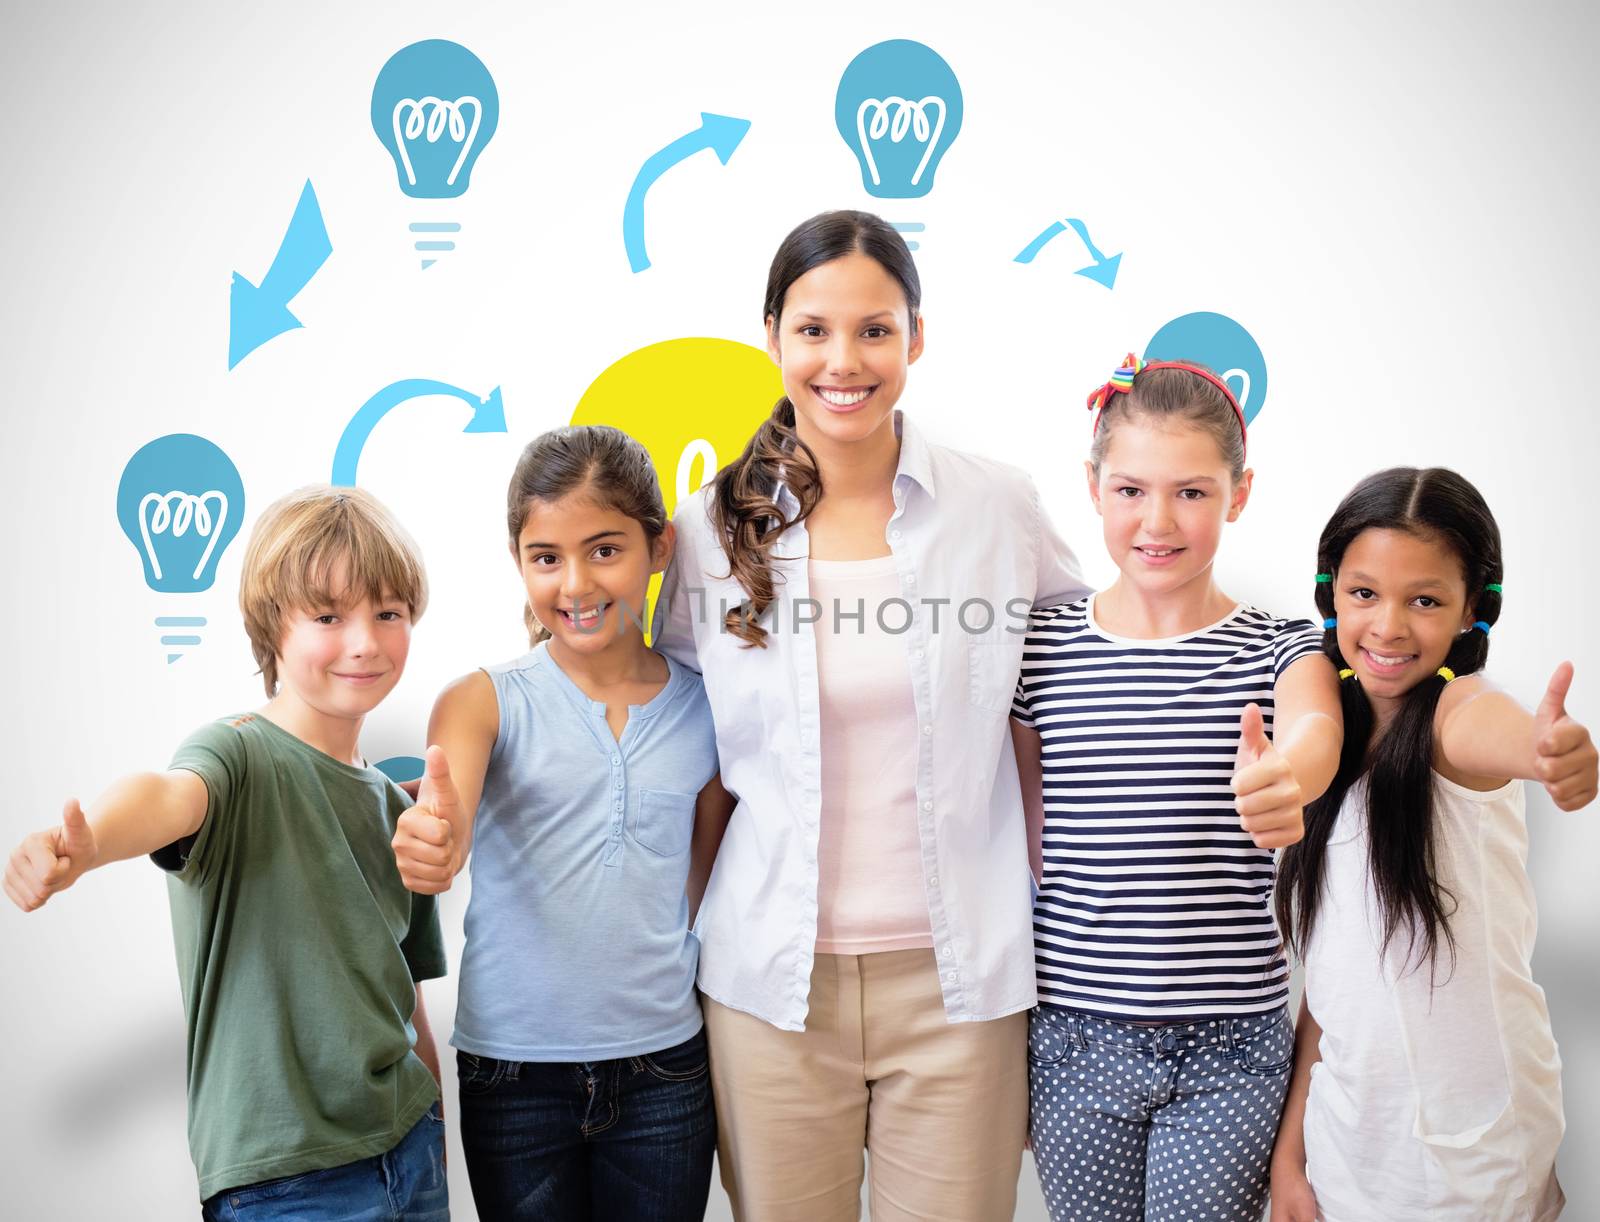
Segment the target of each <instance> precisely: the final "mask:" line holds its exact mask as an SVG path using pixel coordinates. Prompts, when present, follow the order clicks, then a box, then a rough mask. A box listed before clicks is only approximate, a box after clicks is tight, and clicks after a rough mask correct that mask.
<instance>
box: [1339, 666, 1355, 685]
mask: <svg viewBox="0 0 1600 1222" xmlns="http://www.w3.org/2000/svg"><path fill="white" fill-rule="evenodd" d="M1355 677H1356V672H1355V671H1353V670H1351V669H1350V668H1349V667H1348V666H1346V667H1345V668H1344V669H1343V670H1341V671H1340V672H1339V680H1340V682H1343V681H1344V680H1346V679H1354V678H1355Z"/></svg>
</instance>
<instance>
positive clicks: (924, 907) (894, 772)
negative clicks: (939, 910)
mask: <svg viewBox="0 0 1600 1222" xmlns="http://www.w3.org/2000/svg"><path fill="white" fill-rule="evenodd" d="M809 564H810V578H811V597H812V598H813V599H815V600H816V601H817V602H818V603H820V604H821V612H820V617H819V618H818V620H817V622H816V629H815V632H816V643H817V687H818V693H817V694H818V698H819V713H820V715H821V716H820V721H821V748H822V750H821V755H822V812H821V821H820V826H819V829H818V842H817V870H818V879H817V946H816V949H817V951H818V953H820V954H828V955H866V954H873V953H876V952H879V951H890V950H913V949H917V948H920V947H924V946H927V947H931V946H932V945H933V931H932V926H931V924H930V922H929V918H928V897H927V894H926V888H925V886H924V884H923V868H922V844H921V840H920V838H919V836H918V831H917V794H916V780H917V751H918V742H917V710H916V705H915V703H914V702H913V700H912V693H911V668H910V665H909V663H908V662H907V659H906V640H907V638H906V637H905V636H904V635H903V634H902V635H894V634H892V633H890V632H886V631H885V630H884V627H883V625H887V626H888V627H889V628H890V629H898V628H900V627H902V626H903V625H904V624H905V622H906V621H905V611H904V608H903V607H900V606H899V605H898V604H892V605H890V606H888V607H885V608H884V609H883V613H882V623H881V624H880V622H879V618H880V617H879V608H880V606H882V604H884V603H885V602H887V601H888V600H890V599H895V598H899V597H901V591H900V579H899V573H898V570H897V569H896V566H895V558H894V557H893V556H883V557H880V558H877V559H873V560H811V561H810V562H809ZM858 610H859V611H861V613H862V614H861V615H860V616H859V617H858V616H857V615H856V612H857V611H858Z"/></svg>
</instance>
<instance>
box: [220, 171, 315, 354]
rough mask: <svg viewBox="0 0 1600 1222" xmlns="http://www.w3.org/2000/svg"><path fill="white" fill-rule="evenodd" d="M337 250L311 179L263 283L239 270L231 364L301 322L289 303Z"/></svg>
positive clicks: (232, 304)
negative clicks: (318, 204) (334, 250)
mask: <svg viewBox="0 0 1600 1222" xmlns="http://www.w3.org/2000/svg"><path fill="white" fill-rule="evenodd" d="M332 253H333V243H332V242H330V241H329V240H328V227H327V226H326V225H324V224H323V223H322V209H321V208H320V207H318V206H317V193H316V192H315V191H313V190H312V189H311V180H310V179H309V178H308V179H306V185H305V188H304V189H303V190H302V191H301V192H300V202H299V203H298V204H296V205H295V209H294V216H293V217H291V218H290V220H289V230H288V232H287V233H285V234H284V235H283V241H282V242H281V243H279V245H278V253H277V255H276V256H274V257H273V260H272V266H271V267H269V268H268V269H267V274H266V275H265V276H263V277H262V278H261V285H260V287H259V288H258V287H257V286H256V285H254V284H251V283H250V282H249V281H248V280H246V279H245V278H244V277H243V276H241V275H240V274H239V273H238V272H234V273H233V288H232V291H231V292H230V293H229V296H228V368H229V369H232V368H233V367H234V366H235V365H237V364H238V363H239V362H240V361H242V360H244V358H245V357H247V356H249V355H250V354H251V353H252V352H254V351H255V350H256V349H257V348H259V347H261V345H262V344H264V343H266V342H267V341H268V340H269V339H275V338H276V337H278V336H280V335H282V334H283V333H284V332H285V331H292V330H294V329H295V328H296V327H298V326H300V325H301V323H300V320H299V319H298V318H296V317H295V316H294V315H293V314H291V313H289V303H290V302H291V301H293V300H294V298H295V295H296V294H297V293H299V292H300V290H301V289H303V288H305V286H306V285H307V284H309V283H310V282H311V277H312V276H315V275H316V274H317V269H318V268H320V267H321V266H322V265H323V264H324V263H326V262H327V261H328V256H329V255H331V254H332Z"/></svg>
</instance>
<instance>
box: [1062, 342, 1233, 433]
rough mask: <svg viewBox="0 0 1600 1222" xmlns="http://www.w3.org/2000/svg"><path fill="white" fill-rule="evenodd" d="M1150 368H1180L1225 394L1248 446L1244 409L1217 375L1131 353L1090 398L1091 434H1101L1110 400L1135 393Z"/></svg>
mask: <svg viewBox="0 0 1600 1222" xmlns="http://www.w3.org/2000/svg"><path fill="white" fill-rule="evenodd" d="M1147 369H1181V370H1183V371H1184V372H1185V373H1192V374H1194V375H1195V376H1196V377H1200V378H1204V379H1205V380H1206V381H1207V382H1210V383H1211V384H1212V385H1213V386H1215V387H1216V388H1217V389H1218V390H1220V391H1221V392H1222V393H1223V396H1224V397H1225V398H1226V399H1227V400H1228V406H1229V407H1231V408H1233V414H1234V415H1235V416H1237V417H1238V418H1239V436H1240V438H1241V439H1243V440H1244V441H1245V442H1246V443H1247V444H1248V441H1249V432H1248V430H1247V429H1246V428H1245V423H1244V410H1243V409H1242V408H1241V407H1240V406H1239V400H1238V399H1236V398H1235V397H1234V394H1233V391H1232V389H1231V388H1230V387H1229V386H1228V384H1227V383H1226V382H1224V381H1223V380H1222V379H1221V378H1219V377H1218V376H1217V375H1216V374H1214V373H1212V372H1211V371H1210V370H1209V369H1206V368H1204V367H1203V366H1200V365H1192V364H1190V363H1189V362H1188V361H1145V360H1141V359H1140V358H1139V357H1137V356H1135V355H1134V354H1133V353H1131V352H1130V353H1128V355H1127V356H1125V357H1123V358H1122V364H1121V365H1120V366H1118V368H1117V371H1116V372H1115V373H1113V374H1112V375H1111V380H1110V381H1109V382H1107V383H1106V384H1105V385H1104V386H1097V387H1096V388H1095V389H1094V390H1093V391H1092V392H1091V393H1090V395H1089V410H1090V411H1091V412H1093V413H1094V414H1095V416H1094V429H1093V430H1092V431H1095V432H1098V431H1099V429H1100V417H1101V416H1102V415H1103V414H1104V413H1105V410H1106V408H1108V407H1110V406H1111V397H1112V396H1113V395H1125V394H1128V393H1130V392H1131V391H1132V390H1133V380H1134V379H1135V378H1136V377H1138V376H1139V375H1140V374H1141V373H1143V372H1144V371H1145V370H1147Z"/></svg>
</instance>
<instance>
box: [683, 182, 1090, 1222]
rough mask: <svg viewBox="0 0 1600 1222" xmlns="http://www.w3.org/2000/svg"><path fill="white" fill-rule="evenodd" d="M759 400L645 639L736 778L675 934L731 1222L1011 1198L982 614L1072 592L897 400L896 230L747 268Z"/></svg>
mask: <svg viewBox="0 0 1600 1222" xmlns="http://www.w3.org/2000/svg"><path fill="white" fill-rule="evenodd" d="M763 314H764V321H765V324H766V331H767V347H768V351H769V352H770V353H771V355H772V358H773V359H774V360H775V361H776V362H777V363H778V364H779V366H780V367H781V368H782V371H783V385H784V391H785V395H784V397H783V399H781V400H780V401H779V402H778V404H777V406H776V407H775V408H774V409H773V413H772V417H771V419H769V420H768V421H766V422H765V423H764V424H763V425H762V426H761V428H760V429H759V430H758V431H757V433H756V435H755V437H754V438H753V439H752V440H751V442H750V444H749V446H747V447H746V449H745V451H744V453H743V454H741V455H740V456H739V458H738V459H736V460H735V461H734V462H733V463H731V464H730V465H729V466H728V467H726V468H725V469H724V470H723V471H722V472H721V473H720V474H719V475H718V476H717V478H716V480H715V481H714V482H713V483H712V485H711V486H710V487H709V488H708V489H706V490H705V491H704V492H703V493H702V494H701V495H700V496H699V497H697V498H695V499H693V500H690V501H688V502H687V503H685V504H684V505H683V506H681V507H680V509H679V511H678V515H677V528H678V539H679V547H680V551H679V553H678V557H677V560H676V562H675V564H674V565H673V567H672V569H671V570H669V572H668V576H667V581H666V584H665V586H664V587H663V591H662V601H663V604H664V605H666V606H667V607H668V608H669V611H668V616H667V620H666V622H665V626H664V629H663V631H662V634H661V637H660V642H661V647H662V648H663V649H664V650H665V651H666V652H667V653H668V654H669V655H671V656H674V657H676V658H678V659H680V660H681V661H684V662H686V663H688V664H690V665H692V666H695V667H697V668H698V669H700V670H701V671H703V672H704V675H705V684H706V692H707V695H708V696H709V697H710V700H711V706H712V714H713V718H714V720H715V723H716V730H717V746H718V753H719V756H720V760H721V766H722V772H723V779H724V782H725V784H726V785H727V787H728V789H729V791H730V792H731V793H734V794H736V795H737V797H738V807H737V809H736V810H735V811H734V813H733V815H732V818H731V820H730V821H729V823H728V826H727V831H726V835H725V838H724V839H723V841H722V845H721V851H720V854H719V855H718V857H717V859H716V865H715V868H714V870H713V872H712V874H711V877H710V881H709V883H708V885H707V889H706V893H705V900H704V904H703V906H702V908H701V911H700V916H699V920H698V922H697V923H696V927H695V928H696V932H697V933H698V935H699V937H700V941H701V946H702V951H701V960H700V977H699V979H700V987H701V990H702V991H703V992H704V994H705V997H706V1029H707V1032H708V1034H709V1037H710V1040H711V1046H712V1058H711V1064H712V1079H713V1087H714V1090H715V1092H716V1099H717V1109H718V1115H719V1127H720V1132H721V1138H720V1149H721V1166H722V1176H723V1183H724V1184H725V1186H726V1187H727V1189H728V1192H729V1195H730V1197H731V1198H732V1200H733V1204H734V1212H735V1214H736V1215H737V1216H738V1217H740V1218H741V1219H790V1218H792V1219H797V1220H798V1219H803V1220H804V1222H821V1220H826V1219H832V1218H852V1219H853V1218H855V1217H856V1216H857V1213H858V1210H859V1202H860V1194H861V1180H862V1173H863V1151H864V1150H870V1152H871V1154H872V1202H873V1212H874V1215H875V1216H880V1217H887V1216H915V1217H932V1216H939V1217H958V1218H1000V1217H1009V1216H1010V1215H1011V1211H1012V1207H1013V1203H1014V1201H1015V1198H1016V1188H1017V1173H1018V1169H1019V1166H1020V1163H1021V1157H1022V1144H1023V1140H1024V1136H1025V1133H1026V1125H1027V1085H1028V1084H1027V1059H1026V1056H1025V1046H1026V1042H1027V1011H1028V1010H1029V1009H1030V1008H1032V1006H1033V1004H1034V996H1035V994H1034V983H1033V965H1032V959H1031V957H1030V955H1029V943H1030V938H1029V909H1028V905H1029V894H1030V888H1029V877H1028V856H1027V847H1026V843H1025V836H1024V819H1023V811H1022V803H1021V796H1020V791H1019V788H1018V784H1017V773H1016V766H1015V762H1014V759H1013V757H1012V749H1011V743H1010V739H1009V737H1008V735H1007V732H1006V712H1007V709H1008V708H1009V707H1010V699H1011V690H1012V687H1013V685H1014V684H1015V682H1016V678H1017V671H1018V667H1019V665H1020V662H1021V652H1022V637H1021V636H1020V635H1018V634H1016V633H1014V632H1010V633H1008V632H1007V631H1006V628H1007V626H1008V617H1009V618H1010V619H1013V620H1014V619H1017V618H1018V617H1022V616H1026V614H1027V612H1028V610H1029V608H1030V607H1031V606H1033V605H1034V604H1036V603H1042V602H1051V601H1055V600H1059V599H1062V598H1073V597H1077V596H1078V595H1080V594H1082V593H1083V592H1084V585H1083V582H1082V579H1081V578H1080V577H1079V575H1078V567H1077V562H1076V560H1075V559H1074V558H1073V556H1072V553H1071V552H1070V551H1069V550H1068V549H1067V547H1066V546H1065V544H1063V543H1062V542H1061V540H1060V539H1059V538H1057V536H1056V535H1055V532H1054V531H1053V530H1052V529H1051V527H1050V524H1049V522H1048V521H1047V520H1046V519H1045V517H1044V515H1043V513H1042V512H1041V510H1040V507H1039V498H1038V495H1037V493H1036V492H1035V491H1034V487H1033V484H1032V482H1031V481H1030V480H1029V479H1028V477H1027V476H1026V475H1025V474H1023V473H1022V472H1021V471H1018V470H1016V469H1014V468H1011V467H1007V466H1003V465H1001V464H999V463H994V462H989V461H987V460H985V459H980V458H975V457H973V456H971V455H968V454H961V453H957V452H955V451H953V450H947V449H944V448H943V447H940V446H936V445H932V444H930V443H929V442H928V441H926V440H925V439H924V438H923V437H922V435H921V434H920V433H919V432H918V430H917V429H916V428H915V427H914V425H913V424H912V422H911V419H910V417H909V416H908V415H907V414H905V413H903V412H901V411H900V410H899V403H900V400H901V396H902V393H903V391H904V390H905V387H906V381H907V375H908V370H909V367H910V366H911V365H912V364H913V363H914V362H915V361H916V360H917V359H918V357H920V356H921V355H922V351H923V345H924V342H925V339H926V324H925V322H924V320H923V317H922V313H921V285H920V283H919V280H918V277H917V270H916V267H915V265H914V264H913V263H912V261H911V255H910V252H909V251H908V250H907V248H906V245H905V242H904V241H903V240H902V239H901V237H900V235H899V234H898V233H896V232H895V231H894V229H893V228H891V227H890V226H889V225H887V224H886V223H884V222H883V221H882V220H880V219H879V218H877V217H875V216H871V215H868V214H866V213H861V212H829V213H824V214H822V215H820V216H816V217H813V218H812V219H811V220H809V221H806V222H805V223H804V224H802V225H800V226H799V227H798V228H797V229H795V230H794V232H792V233H791V234H790V235H789V236H788V237H787V238H785V239H784V241H783V244H782V245H781V246H780V247H779V250H778V253H777V256H776V257H775V258H774V259H773V262H772V269H771V274H770V276H769V279H768V283H767V294H766V300H765V303H764V311H763Z"/></svg>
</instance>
